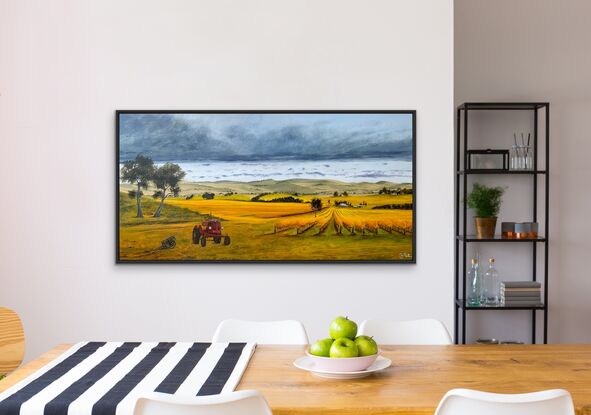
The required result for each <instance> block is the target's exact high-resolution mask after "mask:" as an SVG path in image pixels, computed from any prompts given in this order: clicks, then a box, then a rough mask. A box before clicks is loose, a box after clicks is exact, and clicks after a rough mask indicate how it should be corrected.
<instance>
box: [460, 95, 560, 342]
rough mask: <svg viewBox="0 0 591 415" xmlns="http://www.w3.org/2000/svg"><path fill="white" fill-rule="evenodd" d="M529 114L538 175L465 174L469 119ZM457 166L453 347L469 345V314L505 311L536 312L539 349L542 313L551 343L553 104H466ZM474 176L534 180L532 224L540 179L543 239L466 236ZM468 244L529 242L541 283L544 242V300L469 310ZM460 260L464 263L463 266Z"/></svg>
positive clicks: (534, 172)
mask: <svg viewBox="0 0 591 415" xmlns="http://www.w3.org/2000/svg"><path fill="white" fill-rule="evenodd" d="M475 110H477V111H483V110H485V111H486V110H492V111H497V110H500V111H514V110H518V111H529V112H531V113H533V122H534V132H533V139H534V141H533V147H534V160H533V162H534V166H533V167H534V168H533V170H464V169H465V166H467V165H468V119H469V113H470V111H475ZM540 111H544V112H545V114H544V115H545V126H544V127H545V128H544V133H545V137H544V146H545V157H544V158H545V160H544V165H543V168H542V169H540V168H539V167H540V165H539V159H538V158H539V148H540V147H539V137H538V136H539V129H538V125H539V112H540ZM454 159H455V160H454V163H455V181H454V190H455V206H456V208H455V249H454V256H455V263H454V274H455V277H454V322H455V326H454V342H455V343H456V344H459V343H462V344H465V343H466V319H467V312H468V311H492V310H494V311H500V310H511V311H515V310H525V311H531V342H532V344H535V343H536V341H537V338H538V330H537V327H536V321H537V314H536V313H537V311H541V312H543V327H542V332H543V342H544V344H546V343H547V342H548V305H547V304H548V278H549V276H548V254H549V240H548V235H549V200H550V196H549V194H550V103H548V102H465V103H463V104H461V105H459V106H458V107H457V116H456V143H455V153H454ZM470 175H509V176H511V175H515V176H522V177H523V176H525V177H528V176H531V179H532V198H533V203H532V220H533V221H534V222H537V221H538V213H539V212H538V191H539V189H538V186H539V183H538V179H539V178H540V177H542V178H543V181H544V202H543V204H544V224H543V229H544V236H543V237H538V238H535V239H509V238H502V237H500V236H495V237H494V238H486V239H482V238H477V237H475V236H473V235H467V233H466V230H467V225H468V223H467V216H468V207H467V206H466V203H463V202H462V201H463V200H466V199H467V196H468V194H467V193H468V191H467V189H468V176H470ZM469 243H526V244H527V243H529V244H530V245H531V253H532V255H531V256H532V275H531V278H532V280H533V281H538V280H539V277H540V276H539V275H538V269H537V268H538V267H537V264H538V254H539V252H538V244H539V243H542V244H543V247H542V248H541V249H540V250H543V254H544V259H543V276H542V278H543V281H544V284H543V285H544V296H543V297H544V298H543V300H542V303H541V304H540V305H539V306H524V307H470V306H467V305H466V304H465V302H464V300H463V299H464V298H467V257H466V255H467V245H468V244H469ZM460 258H461V263H460Z"/></svg>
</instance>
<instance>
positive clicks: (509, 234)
mask: <svg viewBox="0 0 591 415" xmlns="http://www.w3.org/2000/svg"><path fill="white" fill-rule="evenodd" d="M501 236H502V237H503V238H515V222H501Z"/></svg>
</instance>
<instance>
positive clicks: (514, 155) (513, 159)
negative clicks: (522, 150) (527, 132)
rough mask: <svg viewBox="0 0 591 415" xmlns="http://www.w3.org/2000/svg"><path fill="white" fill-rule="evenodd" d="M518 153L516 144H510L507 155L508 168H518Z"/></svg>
mask: <svg viewBox="0 0 591 415" xmlns="http://www.w3.org/2000/svg"><path fill="white" fill-rule="evenodd" d="M518 158H519V153H518V152H517V144H514V145H512V146H511V154H510V156H509V168H510V169H511V170H518V169H519V167H518V161H517V159H518Z"/></svg>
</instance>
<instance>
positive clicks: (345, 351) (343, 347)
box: [330, 337, 359, 358]
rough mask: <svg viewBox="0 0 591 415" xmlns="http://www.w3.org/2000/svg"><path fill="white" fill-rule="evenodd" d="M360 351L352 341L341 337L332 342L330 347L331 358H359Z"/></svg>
mask: <svg viewBox="0 0 591 415" xmlns="http://www.w3.org/2000/svg"><path fill="white" fill-rule="evenodd" d="M358 356H359V350H357V345H356V344H355V342H354V341H353V340H351V339H348V338H346V337H341V338H340V339H336V340H335V341H334V342H332V346H330V357H336V358H342V357H358Z"/></svg>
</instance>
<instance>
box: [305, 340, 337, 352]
mask: <svg viewBox="0 0 591 415" xmlns="http://www.w3.org/2000/svg"><path fill="white" fill-rule="evenodd" d="M333 341H334V340H333V339H331V338H328V339H322V340H318V341H317V342H316V343H314V344H313V345H312V346H310V354H313V355H314V356H322V357H329V356H330V346H332V342H333Z"/></svg>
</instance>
